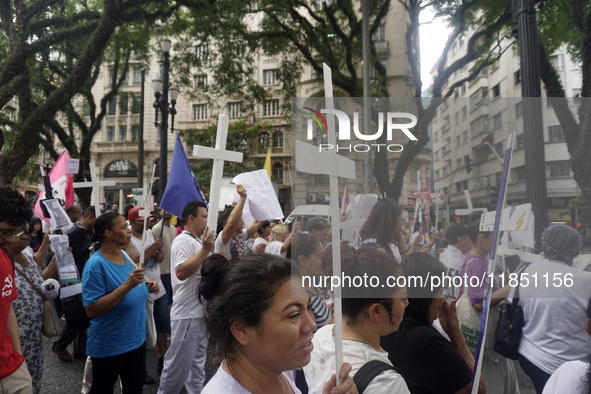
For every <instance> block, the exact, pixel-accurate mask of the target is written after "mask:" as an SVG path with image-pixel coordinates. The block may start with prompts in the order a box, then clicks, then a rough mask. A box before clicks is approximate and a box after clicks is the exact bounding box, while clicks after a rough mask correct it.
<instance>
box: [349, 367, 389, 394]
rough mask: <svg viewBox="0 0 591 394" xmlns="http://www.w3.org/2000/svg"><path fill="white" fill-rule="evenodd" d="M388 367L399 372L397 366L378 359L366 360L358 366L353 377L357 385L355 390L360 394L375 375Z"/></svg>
mask: <svg viewBox="0 0 591 394" xmlns="http://www.w3.org/2000/svg"><path fill="white" fill-rule="evenodd" d="M388 369H392V370H394V371H396V372H398V373H399V374H400V370H399V369H398V368H396V367H394V366H392V365H390V364H388V363H385V362H383V361H380V360H371V361H368V362H367V363H365V364H364V365H363V367H361V368H359V371H357V373H356V374H355V376H354V377H353V381H354V382H355V385H356V386H357V391H359V394H362V393H363V391H365V389H366V388H367V386H369V384H370V383H371V381H372V380H373V379H374V378H375V377H376V376H378V375H379V374H381V373H382V372H384V371H386V370H388Z"/></svg>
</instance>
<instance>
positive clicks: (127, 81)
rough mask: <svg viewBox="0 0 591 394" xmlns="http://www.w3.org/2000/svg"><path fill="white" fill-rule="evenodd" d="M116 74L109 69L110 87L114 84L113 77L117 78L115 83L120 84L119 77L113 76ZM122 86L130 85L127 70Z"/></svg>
mask: <svg viewBox="0 0 591 394" xmlns="http://www.w3.org/2000/svg"><path fill="white" fill-rule="evenodd" d="M114 73H115V70H114V69H112V68H111V69H109V85H111V84H112V83H113V77H115V78H116V79H115V83H118V82H119V77H118V76H117V75H113V74H114ZM121 84H122V85H127V84H129V75H128V74H127V70H125V75H124V76H123V82H122V83H121Z"/></svg>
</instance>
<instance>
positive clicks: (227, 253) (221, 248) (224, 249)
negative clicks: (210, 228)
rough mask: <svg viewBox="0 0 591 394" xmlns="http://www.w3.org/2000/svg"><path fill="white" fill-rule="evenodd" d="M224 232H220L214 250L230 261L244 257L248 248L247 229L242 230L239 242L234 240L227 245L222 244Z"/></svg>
mask: <svg viewBox="0 0 591 394" xmlns="http://www.w3.org/2000/svg"><path fill="white" fill-rule="evenodd" d="M223 233H224V231H223V230H222V231H220V233H219V234H218V236H217V237H216V239H215V243H214V245H213V250H214V251H215V253H219V254H221V255H223V256H224V257H225V258H227V259H228V260H232V258H238V257H242V256H244V254H245V253H246V247H245V245H244V243H245V242H246V240H247V239H248V236H247V235H246V229H244V230H242V232H241V233H240V234H238V237H237V239H238V242H236V241H234V240H233V239H232V238H230V240H229V241H228V242H226V243H223V242H222V234H223Z"/></svg>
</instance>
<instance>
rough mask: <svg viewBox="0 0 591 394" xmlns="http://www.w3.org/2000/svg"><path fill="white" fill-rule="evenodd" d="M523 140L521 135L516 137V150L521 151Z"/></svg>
mask: <svg viewBox="0 0 591 394" xmlns="http://www.w3.org/2000/svg"><path fill="white" fill-rule="evenodd" d="M523 138H524V137H523V134H519V135H518V136H517V149H522V148H523V146H524V145H525V143H524V140H523Z"/></svg>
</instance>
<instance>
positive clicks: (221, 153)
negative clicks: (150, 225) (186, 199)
mask: <svg viewBox="0 0 591 394" xmlns="http://www.w3.org/2000/svg"><path fill="white" fill-rule="evenodd" d="M229 123H230V119H229V118H228V115H224V114H221V115H220V116H219V117H218V130H217V134H216V137H215V148H209V147H207V146H201V145H193V156H197V157H201V158H204V159H213V171H212V172H211V184H210V187H209V210H210V212H209V214H208V215H207V227H209V231H215V230H216V227H217V223H218V206H219V205H220V192H221V188H222V176H223V175H224V161H232V162H236V163H242V153H240V152H233V151H229V150H226V140H227V138H228V125H229Z"/></svg>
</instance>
